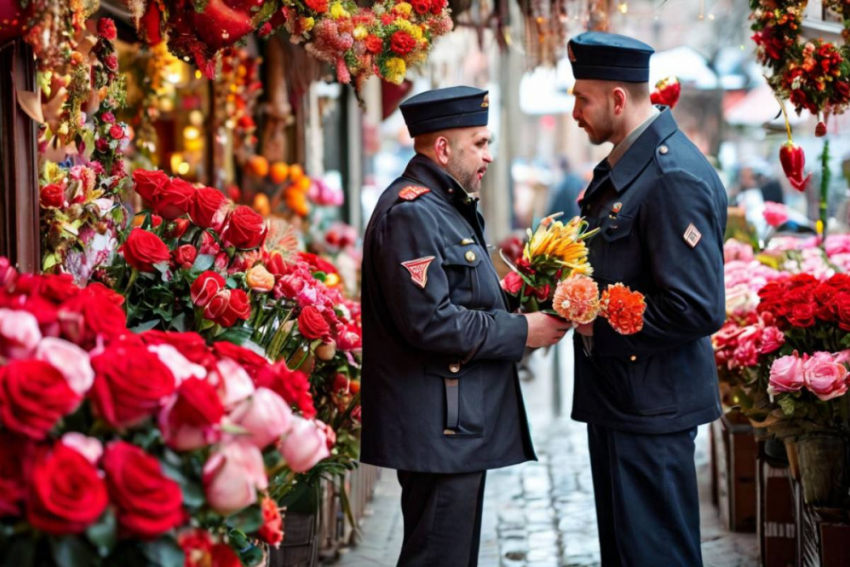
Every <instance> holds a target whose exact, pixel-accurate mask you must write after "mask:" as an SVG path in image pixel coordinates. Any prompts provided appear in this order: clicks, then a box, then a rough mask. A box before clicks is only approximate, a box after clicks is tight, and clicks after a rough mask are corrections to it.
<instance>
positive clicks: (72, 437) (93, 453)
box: [62, 431, 103, 466]
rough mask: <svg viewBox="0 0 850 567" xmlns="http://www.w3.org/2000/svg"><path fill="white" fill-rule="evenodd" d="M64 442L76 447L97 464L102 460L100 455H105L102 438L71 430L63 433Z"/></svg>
mask: <svg viewBox="0 0 850 567" xmlns="http://www.w3.org/2000/svg"><path fill="white" fill-rule="evenodd" d="M62 444H63V445H67V446H68V447H70V448H72V449H74V450H75V451H77V452H78V453H79V454H81V455H82V456H84V457H85V458H86V460H88V461H89V462H90V463H91V464H93V465H95V466H97V463H98V462H99V461H100V457H102V456H103V444H102V443H101V442H100V439H96V438H94V437H87V436H86V435H83V434H82V433H77V432H76V431H69V432H68V433H66V434H65V435H63V436H62Z"/></svg>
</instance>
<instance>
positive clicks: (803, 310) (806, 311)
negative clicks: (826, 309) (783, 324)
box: [788, 303, 816, 328]
mask: <svg viewBox="0 0 850 567" xmlns="http://www.w3.org/2000/svg"><path fill="white" fill-rule="evenodd" d="M815 312H816V306H815V304H814V303H798V304H797V305H795V306H794V307H793V308H792V309H791V312H790V313H789V314H788V322H789V323H791V324H792V325H793V326H795V327H802V328H806V327H811V326H812V325H814V324H815Z"/></svg>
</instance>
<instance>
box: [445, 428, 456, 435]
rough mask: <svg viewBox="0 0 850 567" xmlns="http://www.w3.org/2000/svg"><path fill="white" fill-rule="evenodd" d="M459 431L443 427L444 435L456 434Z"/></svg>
mask: <svg viewBox="0 0 850 567" xmlns="http://www.w3.org/2000/svg"><path fill="white" fill-rule="evenodd" d="M456 433H457V431H455V430H454V429H443V435H455V434H456Z"/></svg>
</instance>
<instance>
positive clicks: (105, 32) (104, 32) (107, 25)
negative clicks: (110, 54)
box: [97, 18, 118, 41]
mask: <svg viewBox="0 0 850 567" xmlns="http://www.w3.org/2000/svg"><path fill="white" fill-rule="evenodd" d="M97 35H99V36H100V37H101V38H102V39H105V40H106V41H115V38H117V37H118V30H116V29H115V22H113V21H112V20H111V19H110V18H101V19H100V20H98V21H97Z"/></svg>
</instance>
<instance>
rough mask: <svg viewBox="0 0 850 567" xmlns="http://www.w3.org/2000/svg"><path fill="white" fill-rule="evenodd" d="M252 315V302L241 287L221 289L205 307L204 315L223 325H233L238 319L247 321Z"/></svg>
mask: <svg viewBox="0 0 850 567" xmlns="http://www.w3.org/2000/svg"><path fill="white" fill-rule="evenodd" d="M250 316H251V302H250V301H249V300H248V294H247V293H245V292H244V291H242V290H241V289H223V290H221V291H219V292H218V293H217V294H216V295H215V297H213V298H212V301H210V302H209V304H207V306H206V308H205V309H204V317H205V318H207V319H209V320H210V321H212V322H214V323H217V324H219V325H221V326H222V327H232V326H233V325H235V324H236V320H237V319H242V320H243V321H247V320H248V317H250Z"/></svg>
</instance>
